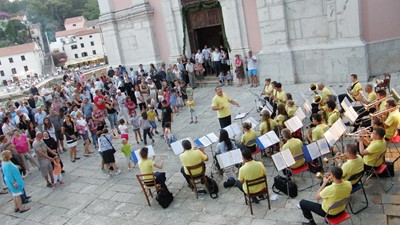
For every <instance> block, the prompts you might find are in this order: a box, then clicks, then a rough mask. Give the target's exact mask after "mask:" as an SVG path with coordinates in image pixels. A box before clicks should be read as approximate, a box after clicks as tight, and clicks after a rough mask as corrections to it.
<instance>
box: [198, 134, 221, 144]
mask: <svg viewBox="0 0 400 225" xmlns="http://www.w3.org/2000/svg"><path fill="white" fill-rule="evenodd" d="M217 142H218V137H217V135H215V134H214V132H212V133H209V134H207V135H205V136H203V137H201V138H199V139H196V140H195V141H194V143H195V144H196V145H197V147H208V146H210V145H212V144H214V143H217Z"/></svg>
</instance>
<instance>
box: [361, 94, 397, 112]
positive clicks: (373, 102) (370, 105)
mask: <svg viewBox="0 0 400 225" xmlns="http://www.w3.org/2000/svg"><path fill="white" fill-rule="evenodd" d="M389 97H392V95H389V96H386V97H384V98H381V99H377V100H375V101H372V102H370V103H368V104H366V105H364V108H365V110H366V111H369V110H370V109H371V108H372V107H374V106H375V105H376V104H378V103H381V102H384V101H386V100H388V98H389Z"/></svg>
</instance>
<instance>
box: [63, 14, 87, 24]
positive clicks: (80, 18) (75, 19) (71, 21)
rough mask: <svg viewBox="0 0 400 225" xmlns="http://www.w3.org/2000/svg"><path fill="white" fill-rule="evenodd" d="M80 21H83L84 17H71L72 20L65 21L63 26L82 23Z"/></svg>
mask: <svg viewBox="0 0 400 225" xmlns="http://www.w3.org/2000/svg"><path fill="white" fill-rule="evenodd" d="M82 20H85V17H83V16H77V17H72V18H68V19H65V22H64V24H71V23H79V22H82Z"/></svg>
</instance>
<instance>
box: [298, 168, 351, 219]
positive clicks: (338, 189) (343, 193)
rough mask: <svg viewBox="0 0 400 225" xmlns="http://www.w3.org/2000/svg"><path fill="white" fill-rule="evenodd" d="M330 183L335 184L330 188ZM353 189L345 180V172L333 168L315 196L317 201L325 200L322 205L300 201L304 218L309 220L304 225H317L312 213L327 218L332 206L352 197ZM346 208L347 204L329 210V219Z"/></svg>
mask: <svg viewBox="0 0 400 225" xmlns="http://www.w3.org/2000/svg"><path fill="white" fill-rule="evenodd" d="M330 182H333V183H332V184H331V185H329V186H328V183H330ZM351 189H352V186H351V183H350V181H344V180H343V170H342V169H341V168H340V167H337V166H334V167H332V169H331V172H330V173H328V174H326V176H325V177H324V180H323V183H322V185H321V187H320V188H319V189H318V192H317V194H316V195H315V198H316V200H317V201H319V200H323V201H322V204H319V203H315V202H311V201H308V200H304V199H303V200H301V201H300V203H299V205H300V209H301V210H302V212H303V216H304V217H305V218H306V219H307V220H308V222H307V223H302V224H303V225H316V223H315V221H314V218H313V216H312V213H311V212H313V213H315V214H317V215H319V216H321V217H325V216H326V214H327V213H328V209H329V206H330V205H332V204H333V203H335V202H338V201H341V200H343V199H345V198H348V197H350V193H351ZM346 206H347V205H346V204H343V206H342V207H339V208H335V209H333V210H329V214H328V217H329V216H335V215H338V214H339V213H341V212H343V211H344V210H345V209H346Z"/></svg>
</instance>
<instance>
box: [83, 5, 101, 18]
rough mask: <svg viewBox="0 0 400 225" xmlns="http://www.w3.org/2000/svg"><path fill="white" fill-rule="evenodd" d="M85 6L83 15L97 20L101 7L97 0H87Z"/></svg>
mask: <svg viewBox="0 0 400 225" xmlns="http://www.w3.org/2000/svg"><path fill="white" fill-rule="evenodd" d="M84 8H85V10H84V12H83V16H85V18H86V19H88V20H95V19H98V18H99V15H100V9H99V3H98V2H97V0H87V2H86V4H85V6H84Z"/></svg>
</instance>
